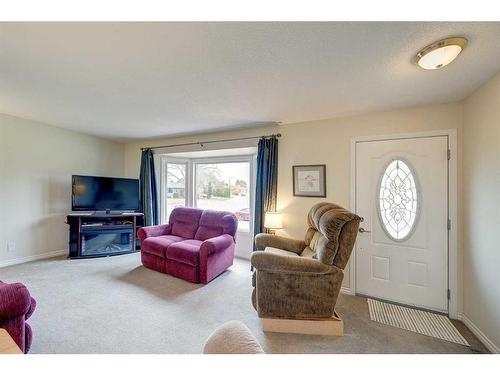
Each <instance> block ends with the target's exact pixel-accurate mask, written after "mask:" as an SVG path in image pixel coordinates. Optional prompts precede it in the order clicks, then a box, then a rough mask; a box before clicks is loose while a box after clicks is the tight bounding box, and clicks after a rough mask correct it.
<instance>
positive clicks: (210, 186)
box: [166, 161, 251, 231]
mask: <svg viewBox="0 0 500 375" xmlns="http://www.w3.org/2000/svg"><path fill="white" fill-rule="evenodd" d="M187 168H188V164H184V163H168V164H167V190H166V192H167V193H166V198H167V217H168V216H169V215H170V212H171V211H172V210H173V209H174V207H179V206H186V205H187V197H188V194H190V192H187V191H186V190H187V186H188V184H186V171H187ZM193 173H194V189H195V191H194V194H193V198H194V201H193V206H195V207H199V208H204V209H207V208H209V209H213V210H222V211H230V212H233V213H234V214H235V215H236V217H237V218H238V221H239V222H238V229H239V230H243V231H249V229H250V220H251V210H250V194H249V193H250V192H249V190H250V163H249V162H245V161H243V162H220V163H194V168H193Z"/></svg>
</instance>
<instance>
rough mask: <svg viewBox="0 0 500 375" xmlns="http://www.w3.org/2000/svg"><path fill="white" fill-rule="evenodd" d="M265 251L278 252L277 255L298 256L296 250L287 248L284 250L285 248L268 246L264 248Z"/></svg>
mask: <svg viewBox="0 0 500 375" xmlns="http://www.w3.org/2000/svg"><path fill="white" fill-rule="evenodd" d="M264 251H266V252H268V253H273V254H277V255H286V256H289V257H298V255H297V254H295V253H294V252H292V251H286V250H283V249H278V248H276V247H269V246H268V247H266V248H265V249H264Z"/></svg>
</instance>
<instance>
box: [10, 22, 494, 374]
mask: <svg viewBox="0 0 500 375" xmlns="http://www.w3.org/2000/svg"><path fill="white" fill-rule="evenodd" d="M17 14H19V13H17ZM492 14H494V13H492ZM86 17H87V18H85V20H86V21H91V20H92V19H88V15H87V16H86ZM368 17H369V16H368ZM28 18H30V17H28ZM35 18H36V17H35ZM62 18H64V17H62ZM229 18H230V17H229ZM236 18H237V17H236ZM264 18H265V20H260V21H265V22H241V20H240V19H238V18H237V19H234V20H232V22H217V21H220V20H222V19H221V18H220V17H219V18H218V17H215V18H214V19H213V20H206V19H204V20H199V21H200V22H172V21H176V20H162V21H161V22H119V20H116V21H107V22H19V21H26V20H22V19H20V18H19V17H18V16H17V17H15V16H14V17H13V19H6V20H2V22H0V56H1V59H0V60H1V61H0V82H1V85H0V97H1V98H2V100H1V102H2V103H1V105H0V177H1V179H0V184H1V189H0V207H1V210H0V212H1V213H0V340H1V341H0V343H1V345H0V350H1V352H2V353H19V354H21V353H23V354H26V355H25V356H2V357H1V358H0V366H1V367H3V365H4V363H5V364H6V366H7V359H5V361H6V362H4V358H7V357H8V358H9V361H11V360H13V361H16V362H12V363H14V365H15V366H16V367H15V368H16V371H18V370H19V368H20V367H22V366H23V365H22V364H23V362H22V358H33V357H35V358H36V357H42V358H43V357H45V356H32V354H73V355H77V354H126V355H127V357H124V358H127V360H129V359H128V358H129V357H130V360H132V361H135V360H137V362H134V363H137V364H139V363H141V362H140V361H143V360H144V359H140V357H137V358H136V357H135V356H134V355H135V354H169V355H174V354H202V353H205V354H247V353H248V354H249V353H266V354H274V355H276V356H257V357H259V358H263V357H271V358H275V360H276V362H272V363H271V365H272V366H273V368H274V369H278V368H280V363H281V364H283V362H280V361H282V360H283V359H280V356H277V355H278V354H311V355H314V354H324V355H325V356H313V357H312V358H311V357H304V358H308V359H307V360H305V362H304V364H297V366H298V367H296V368H295V370H298V369H300V368H301V367H300V366H302V365H306V364H307V363H309V364H310V363H311V362H308V361H310V360H312V361H314V360H315V358H322V357H325V358H327V359H326V360H328V358H331V357H330V356H331V355H337V354H356V355H361V354H377V355H381V356H374V357H373V358H372V360H373V361H377V360H378V358H379V357H380V358H381V360H382V361H383V358H384V355H387V354H442V355H444V354H478V353H484V354H490V353H491V354H496V353H499V352H500V350H499V347H500V325H499V320H498V318H497V317H498V314H500V305H499V302H498V301H499V299H498V294H499V293H498V292H499V291H498V286H497V285H498V274H499V273H498V264H499V262H498V252H496V251H495V249H496V247H497V242H498V234H497V233H498V228H499V225H500V223H499V217H498V212H499V207H500V206H499V198H500V197H499V191H500V190H499V180H498V178H497V177H498V174H499V173H500V171H499V165H500V158H499V153H498V141H499V140H500V133H499V129H500V128H499V126H498V120H499V118H500V105H499V104H500V63H499V62H500V44H499V43H498V35H500V22H496V20H491V19H490V18H491V15H490V16H489V18H488V17H486V19H485V20H484V21H486V20H487V21H495V22H484V21H483V18H479V19H476V18H472V17H471V19H470V20H468V18H467V17H465V18H464V15H459V16H457V17H455V18H457V19H460V20H462V21H460V22H456V21H454V20H455V18H454V17H451V16H450V17H449V18H446V17H444V18H443V19H444V20H446V21H443V20H439V22H425V21H413V22H389V21H387V20H385V19H383V20H381V21H379V22H347V21H342V20H337V19H335V21H333V20H332V21H322V22H319V21H320V19H318V18H317V19H314V20H313V21H316V22H299V20H298V19H297V20H295V19H294V18H293V17H292V18H291V19H294V21H288V22H270V21H269V20H268V19H267V18H266V17H264ZM36 19H38V18H36ZM67 19H68V20H70V19H71V20H73V18H72V17H71V16H70V17H69V18H67ZM113 19H114V18H113ZM125 19H126V20H127V21H130V19H129V18H128V17H125ZM125 19H124V20H123V21H125ZM194 19H195V18H194ZM194 19H193V20H194ZM352 19H353V18H352V17H351V18H348V20H352ZM464 19H465V20H466V21H463V20H464ZM47 20H48V21H51V20H53V18H51V17H50V16H49V17H48V19H47ZM61 20H62V19H61ZM141 20H142V21H144V19H141ZM149 20H150V21H153V19H149ZM228 20H229V19H228ZM278 20H280V19H279V18H277V19H276V21H278ZM308 20H309V19H308ZM367 20H371V21H373V20H374V19H370V18H368V19H367ZM367 20H363V21H367ZM403 20H405V17H404V14H403V16H402V17H401V21H403ZM6 21H16V22H6ZM101 21H102V20H101ZM156 21H158V20H156ZM177 21H178V20H177ZM182 21H185V19H183V20H182ZM229 21H231V20H229ZM252 21H259V19H257V18H255V19H252ZM429 21H437V20H434V19H433V20H429ZM179 36H182V37H181V38H180V37H179ZM14 357H15V358H19V359H15V360H14V359H10V358H14ZM59 357H62V356H55V358H54V356H52V358H54V359H53V360H54V361H55V362H54V363H56V362H57V361H58V359H57V358H59ZM78 357H79V356H74V358H76V359H75V360H76V361H85V360H84V358H85V357H83V359H78ZM111 357H117V356H111ZM201 357H202V356H193V358H194V359H193V361H200V362H196V363H198V364H202V365H203V363H205V362H204V361H206V360H205V359H202V358H201ZM203 357H210V356H203ZM236 357H237V358H242V357H239V356H235V358H236ZM249 357H252V358H254V357H253V356H246V357H245V359H244V361H249V364H250V363H252V364H253V363H255V364H256V366H261V365H265V361H267V360H261V359H256V360H250V359H248V358H249ZM337 357H341V358H343V356H335V358H337ZM470 357H472V358H479V357H481V358H482V357H485V358H493V359H488V360H489V361H494V362H491V363H493V364H494V365H495V366H496V365H497V363H498V361H496V358H497V356H470ZM160 358H161V357H160ZM169 358H170V356H169ZM181 358H182V357H181ZM190 358H191V357H190ZM221 358H224V360H227V361H232V360H234V359H229V356H223V357H221ZM345 358H350V357H349V356H346V357H345ZM362 358H367V357H362ZM368 358H371V357H368ZM402 358H404V359H403V362H404V361H406V360H410V358H412V357H411V356H410V357H408V356H405V357H402ZM419 358H420V359H422V358H426V357H421V356H415V358H414V359H411V361H414V362H415V366H432V365H435V366H437V364H435V363H434V364H433V363H432V362H431V361H429V362H426V361H425V360H423V361H421V360H420V359H419ZM437 358H439V359H442V361H441V362H439V366H441V368H445V366H449V364H450V358H459V359H457V360H460V361H464V362H463V363H464V366H463V370H466V369H467V368H469V367H467V366H469V363H468V360H466V359H465V358H466V356H460V357H455V356H453V357H450V356H438V357H437ZM168 360H170V359H168ZM172 360H173V361H174V363H176V364H177V365H178V364H179V362H175V361H178V359H175V356H172ZM320 360H321V361H324V359H320ZM335 360H336V359H335ZM19 361H21V362H19ZM110 361H118V362H119V361H120V360H119V359H118V360H117V359H110ZM159 361H160V362H158V363H156V365H158V366H159V367H160V368H161V366H162V362H161V359H159ZM181 361H182V360H181ZM242 361H243V359H242ZM340 361H346V359H340ZM349 361H350V360H349V359H347V362H345V366H346V368H350V367H349V366H352V363H350V362H349ZM351 361H352V360H351ZM367 361H368V362H367V363H368V368H369V367H370V364H369V363H370V361H369V360H368V359H367ZM285 362H286V360H285ZM78 363H83V362H78ZM193 363H194V362H193ZM227 363H229V362H227ZM321 363H325V362H321ZM374 363H375V362H374ZM109 364H110V365H113V366H114V365H115V364H116V362H109ZM123 365H124V364H123V363H122V364H121V366H123ZM325 365H326V363H325ZM365 365H366V364H365ZM125 366H126V365H125ZM193 366H194V365H193ZM203 366H204V365H203ZM249 366H250V365H249ZM287 366H290V364H288V365H287ZM292 367H293V366H292ZM395 367H397V366H395ZM6 368H7V367H6ZM82 368H83V367H82ZM415 369H420V370H423V369H424V367H415ZM210 370H211V371H212V370H217V367H213V368H212V367H210ZM396 370H397V369H396Z"/></svg>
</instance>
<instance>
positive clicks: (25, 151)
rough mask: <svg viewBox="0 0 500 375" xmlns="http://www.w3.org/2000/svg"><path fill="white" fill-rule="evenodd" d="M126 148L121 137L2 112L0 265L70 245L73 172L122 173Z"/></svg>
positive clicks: (0, 118)
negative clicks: (111, 138) (91, 133)
mask: <svg viewBox="0 0 500 375" xmlns="http://www.w3.org/2000/svg"><path fill="white" fill-rule="evenodd" d="M123 152H124V146H123V145H122V144H120V143H116V142H111V141H108V140H103V139H100V138H96V137H93V136H89V135H84V134H81V133H76V132H73V131H69V130H63V129H60V128H57V127H53V126H49V125H45V124H40V123H36V122H33V121H29V120H24V119H20V118H16V117H12V116H7V115H2V114H0V266H1V265H6V264H11V263H14V262H16V261H18V260H23V259H24V260H29V259H33V258H36V257H40V256H43V254H49V253H54V252H57V251H63V250H66V249H67V248H68V229H67V225H66V224H64V220H65V215H66V214H67V213H69V212H70V211H71V175H72V174H89V175H106V176H108V175H109V176H122V175H123V172H124V160H123V156H124V154H123ZM8 242H15V250H14V251H11V252H7V243H8Z"/></svg>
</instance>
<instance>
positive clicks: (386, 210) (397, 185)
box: [378, 159, 420, 241]
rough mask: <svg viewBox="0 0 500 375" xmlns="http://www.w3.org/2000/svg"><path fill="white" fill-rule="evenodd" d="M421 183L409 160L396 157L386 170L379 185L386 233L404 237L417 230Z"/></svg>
mask: <svg viewBox="0 0 500 375" xmlns="http://www.w3.org/2000/svg"><path fill="white" fill-rule="evenodd" d="M418 189H419V187H418V186H417V181H416V176H415V175H414V174H413V172H412V169H411V168H410V166H409V165H408V164H407V162H405V161H403V160H401V159H396V160H393V161H391V162H390V163H389V165H388V166H387V167H386V168H385V170H384V171H383V174H382V176H381V178H380V186H379V192H378V197H379V204H378V211H379V217H380V221H381V224H382V228H384V230H385V232H386V234H387V235H388V236H389V237H390V238H391V239H393V240H394V241H404V240H406V239H407V238H408V237H410V236H411V234H412V233H413V231H414V229H415V226H416V221H417V215H418V210H419V206H420V202H419V191H418Z"/></svg>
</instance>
